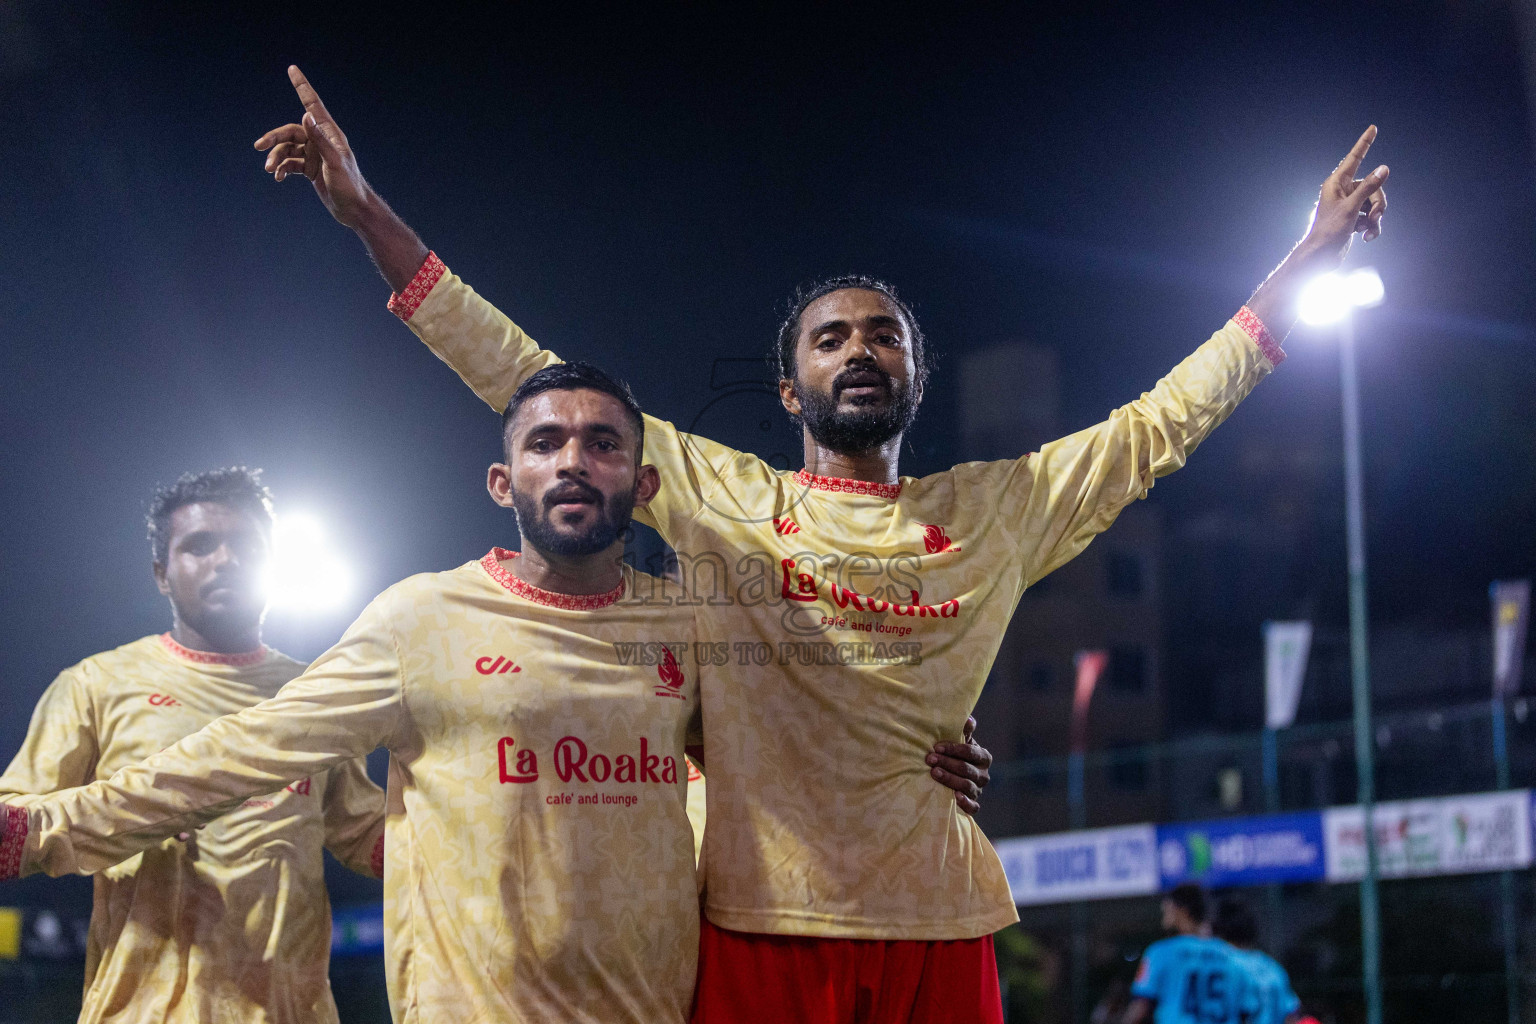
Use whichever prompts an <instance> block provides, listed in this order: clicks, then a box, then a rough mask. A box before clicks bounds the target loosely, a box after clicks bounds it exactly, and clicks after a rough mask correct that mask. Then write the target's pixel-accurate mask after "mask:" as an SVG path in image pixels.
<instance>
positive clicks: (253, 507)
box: [145, 466, 273, 565]
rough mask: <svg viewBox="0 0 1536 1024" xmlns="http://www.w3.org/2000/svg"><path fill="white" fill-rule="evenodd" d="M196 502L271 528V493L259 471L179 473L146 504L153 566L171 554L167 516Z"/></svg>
mask: <svg viewBox="0 0 1536 1024" xmlns="http://www.w3.org/2000/svg"><path fill="white" fill-rule="evenodd" d="M200 501H209V502H216V503H218V504H220V505H229V506H230V507H232V508H237V509H239V510H240V511H242V512H249V513H250V514H251V516H252V517H254V518H255V519H256V520H257V521H258V522H260V523H261V524H262V525H263V526H265V527H267V528H268V529H270V528H271V526H272V519H273V517H272V492H271V491H269V490H267V487H266V485H265V484H263V483H262V482H261V470H259V469H247V468H245V467H244V466H227V467H225V468H224V469H210V470H209V471H208V472H206V473H183V474H182V475H181V476H180V477H178V478H177V480H176V482H175V483H174V484H171V485H170V486H169V487H161V488H159V489H158V490H156V491H155V496H154V497H153V498H151V499H150V502H149V515H148V516H146V517H145V519H146V521H147V522H148V525H149V549H150V551H151V552H152V553H153V555H154V559H155V564H156V565H164V564H165V560H166V559H167V558H168V557H170V553H171V514H172V513H174V512H175V511H176V510H177V509H179V508H181V507H182V506H183V505H192V504H196V503H197V502H200Z"/></svg>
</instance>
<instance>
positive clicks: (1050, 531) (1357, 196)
mask: <svg viewBox="0 0 1536 1024" xmlns="http://www.w3.org/2000/svg"><path fill="white" fill-rule="evenodd" d="M1375 138H1376V129H1375V127H1374V126H1373V127H1371V128H1368V129H1367V130H1366V131H1365V133H1364V134H1363V135H1361V136H1360V139H1359V141H1358V142H1356V143H1355V146H1354V148H1353V149H1351V150H1350V152H1349V154H1348V155H1347V156H1345V158H1344V159H1343V160H1342V161H1341V162H1340V163H1339V166H1338V167H1337V168H1335V170H1334V171H1333V173H1332V174H1330V175H1329V176H1328V178H1327V179H1326V180H1325V181H1324V182H1323V186H1322V189H1321V192H1320V195H1319V199H1318V207H1317V213H1316V216H1315V217H1314V219H1313V223H1312V226H1311V228H1310V229H1309V230H1308V232H1307V234H1306V237H1304V238H1303V239H1302V240H1301V242H1299V243H1298V244H1297V245H1296V246H1295V248H1293V249H1292V250H1291V252H1290V254H1289V255H1288V256H1286V258H1285V260H1284V261H1283V262H1282V263H1281V264H1280V266H1279V267H1277V268H1276V269H1275V271H1274V272H1273V273H1272V274H1270V276H1269V278H1268V279H1267V280H1266V281H1265V282H1264V283H1263V284H1262V285H1260V286H1259V288H1258V290H1257V291H1256V292H1254V294H1253V296H1252V297H1251V298H1250V299H1249V300H1248V303H1247V305H1246V306H1244V307H1243V308H1242V309H1241V310H1239V311H1238V313H1237V314H1236V315H1235V316H1234V317H1233V318H1232V319H1231V320H1230V321H1228V322H1227V324H1226V325H1225V326H1224V327H1223V328H1221V329H1220V330H1218V331H1217V332H1216V333H1215V334H1214V335H1212V336H1211V338H1210V339H1209V340H1208V341H1206V342H1205V344H1203V345H1201V346H1200V348H1198V349H1196V350H1195V352H1194V353H1193V354H1192V355H1190V356H1189V357H1188V358H1187V359H1185V360H1184V361H1183V362H1182V363H1180V364H1179V365H1178V366H1176V367H1174V369H1173V370H1172V371H1171V372H1170V373H1169V374H1168V375H1167V376H1166V377H1164V378H1163V379H1162V380H1161V381H1159V382H1158V384H1157V386H1156V387H1155V388H1153V389H1152V390H1151V391H1150V392H1148V393H1146V394H1143V395H1142V396H1141V397H1140V398H1138V399H1136V400H1135V401H1133V402H1130V403H1128V404H1126V405H1124V406H1121V407H1120V408H1119V409H1116V410H1115V411H1114V412H1113V413H1111V414H1110V416H1109V418H1108V419H1107V420H1105V421H1104V422H1103V423H1100V424H1098V425H1096V426H1093V427H1090V428H1088V429H1087V430H1082V431H1079V432H1078V433H1076V434H1072V435H1070V436H1068V437H1065V438H1062V439H1061V440H1059V441H1055V442H1052V443H1050V444H1047V445H1045V446H1044V447H1042V448H1041V450H1040V451H1039V452H1038V453H1035V454H1034V455H1033V456H1031V457H1029V458H1026V459H1023V460H1020V461H1019V462H1017V463H1014V464H1006V463H1005V464H991V465H990V468H987V469H984V470H983V471H987V472H999V473H1007V474H1009V475H1010V476H1011V477H1012V479H1011V480H1010V481H1008V486H1007V491H1008V492H1010V497H1011V498H1012V500H1013V506H1012V507H1013V508H1015V509H1016V510H1017V512H1016V513H1015V515H1016V516H1017V518H1016V519H1015V524H1016V527H1015V528H1016V530H1017V533H1018V539H1019V542H1020V544H1021V545H1022V548H1023V551H1024V577H1025V583H1026V584H1027V583H1032V582H1034V581H1035V580H1036V579H1039V578H1040V577H1041V576H1044V575H1045V574H1046V573H1048V572H1050V571H1051V570H1053V569H1055V568H1057V567H1058V566H1060V565H1061V564H1063V563H1064V562H1066V561H1068V560H1069V559H1071V558H1072V557H1073V556H1074V555H1076V554H1077V553H1078V552H1080V551H1081V550H1082V549H1083V548H1084V547H1086V546H1087V544H1088V542H1089V541H1090V540H1092V539H1093V537H1094V536H1095V535H1096V534H1098V533H1099V532H1101V531H1102V530H1104V529H1105V528H1106V527H1107V526H1109V524H1110V523H1112V522H1113V521H1114V519H1115V517H1116V516H1117V515H1119V513H1120V511H1121V509H1123V508H1124V507H1125V506H1126V505H1128V504H1130V503H1131V502H1132V501H1135V500H1136V499H1138V498H1141V497H1143V496H1145V494H1146V493H1147V491H1148V489H1150V488H1151V486H1152V484H1153V482H1154V481H1155V480H1156V478H1158V477H1161V476H1166V475H1167V474H1169V473H1172V472H1173V471H1174V470H1176V469H1178V468H1180V467H1181V466H1183V465H1184V462H1185V459H1186V458H1187V457H1188V456H1189V453H1190V452H1192V451H1194V449H1195V447H1196V446H1197V445H1199V444H1200V442H1201V441H1203V440H1204V439H1205V438H1206V437H1207V436H1208V435H1209V434H1210V432H1211V431H1212V430H1214V429H1215V428H1216V427H1217V426H1218V425H1220V424H1221V422H1222V421H1223V420H1225V419H1226V418H1227V416H1229V415H1230V414H1231V413H1232V410H1234V409H1235V408H1237V405H1238V403H1239V402H1241V401H1242V400H1243V399H1244V398H1246V397H1247V395H1248V393H1249V392H1250V391H1252V390H1253V388H1254V386H1255V385H1256V384H1258V382H1259V381H1261V380H1263V379H1264V378H1265V377H1266V376H1268V375H1269V373H1270V372H1271V371H1272V370H1273V369H1274V368H1275V366H1276V365H1277V364H1278V363H1279V362H1280V361H1281V360H1283V359H1284V358H1285V353H1284V351H1283V350H1282V349H1281V347H1280V343H1281V342H1282V341H1283V340H1284V338H1285V336H1286V335H1287V334H1288V333H1289V332H1290V329H1291V327H1292V325H1293V324H1294V323H1295V321H1296V306H1297V299H1298V297H1299V295H1300V293H1301V289H1302V288H1303V287H1304V286H1305V285H1306V283H1307V281H1309V280H1310V279H1311V278H1313V277H1314V276H1316V275H1317V274H1320V273H1323V272H1326V271H1329V270H1333V269H1335V268H1337V267H1338V266H1339V264H1340V262H1341V261H1342V260H1343V259H1344V256H1345V254H1346V253H1348V251H1349V247H1350V242H1351V240H1352V238H1353V236H1354V233H1355V232H1356V231H1360V232H1363V233H1364V235H1365V237H1366V238H1367V239H1374V238H1376V237H1377V236H1378V235H1379V234H1380V233H1381V217H1382V214H1383V213H1385V211H1386V195H1385V193H1384V192H1383V191H1382V186H1383V184H1384V183H1385V182H1386V180H1387V174H1388V171H1387V168H1386V167H1385V166H1381V167H1378V168H1376V169H1375V170H1374V171H1372V172H1371V173H1370V174H1369V175H1367V176H1366V177H1365V178H1364V179H1363V180H1356V179H1355V177H1354V175H1355V172H1356V171H1357V170H1359V168H1360V163H1361V161H1362V160H1363V159H1364V158H1365V154H1366V151H1367V150H1369V149H1370V146H1371V142H1372V141H1373V140H1374V139H1375Z"/></svg>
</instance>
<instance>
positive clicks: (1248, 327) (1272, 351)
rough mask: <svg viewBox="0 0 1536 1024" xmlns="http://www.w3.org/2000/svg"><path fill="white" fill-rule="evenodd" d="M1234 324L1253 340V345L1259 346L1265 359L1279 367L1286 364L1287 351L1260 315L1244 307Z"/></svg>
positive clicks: (1239, 311)
mask: <svg viewBox="0 0 1536 1024" xmlns="http://www.w3.org/2000/svg"><path fill="white" fill-rule="evenodd" d="M1232 322H1233V323H1235V324H1237V326H1239V327H1241V328H1242V329H1243V333H1244V334H1246V335H1248V337H1250V338H1252V339H1253V343H1254V344H1255V345H1257V346H1259V351H1261V352H1263V353H1264V358H1265V359H1268V360H1269V361H1270V364H1271V365H1273V366H1279V365H1280V364H1281V363H1283V362H1285V349H1283V348H1281V347H1280V343H1279V342H1278V341H1276V340H1275V336H1274V335H1273V334H1270V333H1269V328H1268V327H1266V326H1265V325H1264V321H1263V320H1260V319H1259V314H1257V313H1255V312H1254V311H1253V310H1251V309H1249V308H1248V307H1247V306H1244V307H1243V308H1242V309H1240V310H1238V311H1237V314H1236V315H1235V316H1233V317H1232Z"/></svg>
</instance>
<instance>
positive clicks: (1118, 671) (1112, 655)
mask: <svg viewBox="0 0 1536 1024" xmlns="http://www.w3.org/2000/svg"><path fill="white" fill-rule="evenodd" d="M1109 685H1110V688H1111V689H1113V690H1118V691H1120V692H1121V693H1145V692H1146V690H1147V655H1146V652H1145V651H1143V650H1142V649H1141V648H1140V647H1133V646H1130V645H1128V644H1117V645H1115V646H1113V647H1111V648H1110V649H1109Z"/></svg>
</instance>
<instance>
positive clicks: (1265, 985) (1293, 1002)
mask: <svg viewBox="0 0 1536 1024" xmlns="http://www.w3.org/2000/svg"><path fill="white" fill-rule="evenodd" d="M1211 934H1213V935H1215V936H1216V938H1218V939H1221V940H1222V941H1223V942H1225V943H1227V944H1228V945H1229V946H1231V947H1233V949H1234V950H1235V951H1236V954H1237V960H1238V963H1240V964H1241V965H1242V966H1243V969H1244V970H1245V971H1247V972H1248V1004H1247V1006H1246V1009H1247V1012H1248V1024H1296V1022H1297V1021H1298V1020H1300V1019H1301V1000H1299V999H1297V998H1296V993H1295V992H1294V991H1293V990H1292V989H1291V977H1290V975H1288V974H1286V973H1285V968H1284V967H1281V966H1280V964H1279V963H1278V962H1276V961H1275V959H1274V957H1272V956H1270V955H1269V954H1267V953H1264V952H1263V951H1261V950H1260V949H1259V948H1258V943H1259V923H1258V920H1257V919H1256V918H1255V917H1254V914H1253V908H1252V907H1250V906H1249V905H1248V904H1247V902H1246V901H1244V900H1243V899H1241V898H1240V897H1237V896H1223V897H1222V898H1221V899H1220V900H1219V901H1218V902H1217V904H1216V914H1215V916H1214V917H1212V918H1211Z"/></svg>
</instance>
